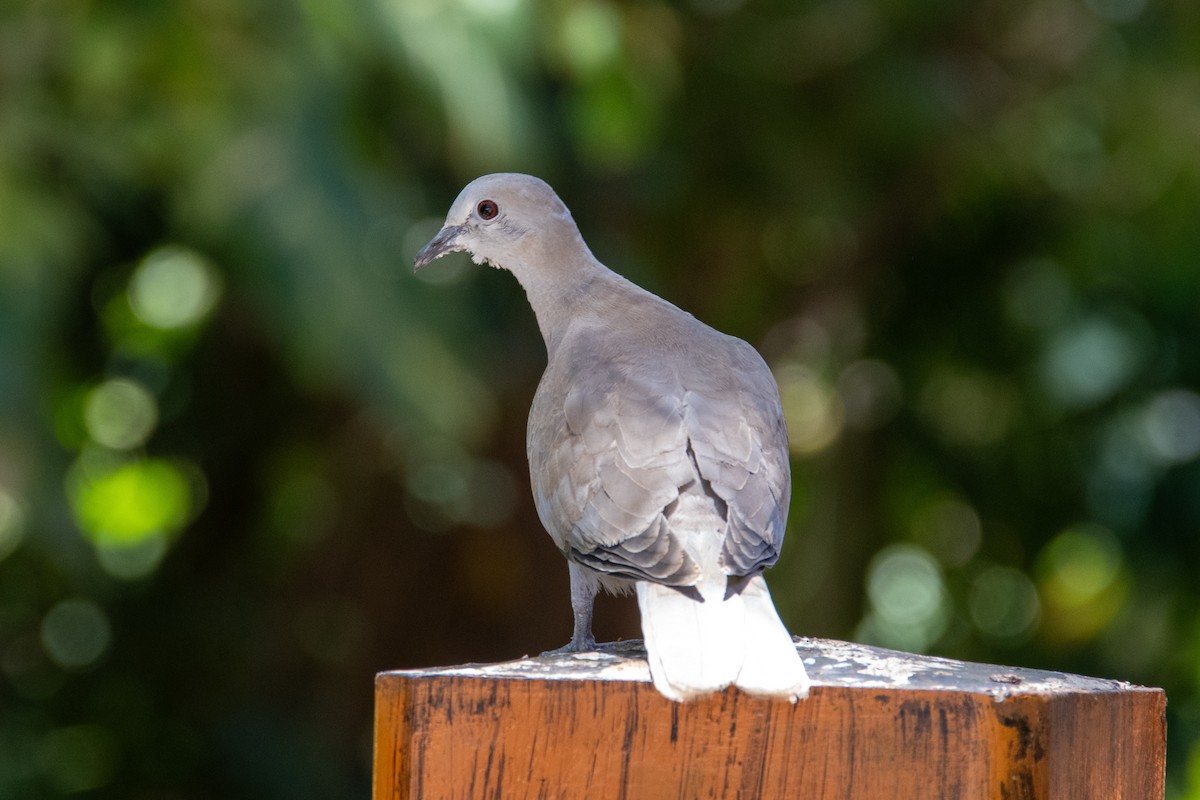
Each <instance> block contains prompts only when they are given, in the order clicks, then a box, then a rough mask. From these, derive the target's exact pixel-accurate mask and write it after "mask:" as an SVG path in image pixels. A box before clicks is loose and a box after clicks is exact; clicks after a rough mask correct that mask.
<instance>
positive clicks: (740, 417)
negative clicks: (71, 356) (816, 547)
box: [414, 173, 809, 702]
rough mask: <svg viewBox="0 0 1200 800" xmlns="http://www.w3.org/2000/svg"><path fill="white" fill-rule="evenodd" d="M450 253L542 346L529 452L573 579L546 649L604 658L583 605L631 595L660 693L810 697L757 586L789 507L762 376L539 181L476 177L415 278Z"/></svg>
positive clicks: (779, 415) (543, 513) (540, 507)
mask: <svg viewBox="0 0 1200 800" xmlns="http://www.w3.org/2000/svg"><path fill="white" fill-rule="evenodd" d="M459 251H465V252H467V253H469V254H470V255H471V258H472V260H473V261H474V262H475V263H476V264H490V265H491V266H494V267H498V268H501V269H505V270H508V271H509V272H511V273H512V274H513V275H514V276H515V277H516V279H517V281H518V282H519V283H520V284H521V286H522V287H523V288H524V290H525V294H526V296H527V298H528V300H529V304H530V305H531V306H532V308H533V312H534V315H535V316H536V318H537V324H538V328H539V329H540V331H541V334H542V338H543V339H544V341H545V345H546V354H547V365H546V370H545V373H544V374H543V375H542V378H541V381H540V383H539V384H538V387H537V391H536V393H535V394H534V398H533V402H532V405H531V407H530V411H529V421H528V430H527V438H526V444H527V454H528V457H529V475H530V482H531V484H532V489H533V496H534V502H535V504H536V506H537V513H538V517H539V518H540V520H541V522H542V524H543V525H544V526H545V528H546V530H547V532H548V533H549V534H550V536H551V538H552V539H553V540H554V543H555V545H557V546H558V549H559V550H560V551H561V552H562V553H563V555H564V556H566V559H567V564H568V573H569V577H570V591H571V607H572V611H573V614H574V631H573V634H572V636H571V640H570V642H569V643H568V644H567V645H566V646H565V647H563V648H561V649H560V650H558V651H554V652H560V653H570V652H581V651H588V650H593V649H597V648H602V647H603V645H597V643H596V640H595V638H594V637H593V634H592V609H593V604H594V602H595V598H596V595H597V594H598V593H599V592H600V591H601V590H604V591H606V592H609V593H613V594H624V593H629V592H631V591H632V592H634V593H636V595H637V603H638V609H639V612H640V614H641V627H642V634H643V638H644V641H645V647H646V653H647V660H648V662H649V668H650V676H651V679H652V680H653V682H654V686H655V688H656V689H657V690H658V691H659V692H661V693H662V694H663V695H665V696H666V697H668V698H670V699H672V700H676V701H685V700H690V699H693V698H697V697H700V696H703V695H706V694H709V693H712V692H716V691H720V690H722V689H725V688H726V687H728V686H730V685H735V686H737V687H739V688H740V689H741V690H743V691H746V692H750V693H754V694H760V695H772V696H779V697H785V698H788V699H790V700H792V701H793V702H794V701H795V700H797V699H800V698H803V697H806V696H807V694H808V688H809V681H808V676H807V674H806V673H805V670H804V664H803V662H802V661H801V659H800V656H799V654H798V653H797V651H796V647H795V643H794V642H793V640H792V637H791V634H789V633H788V631H787V629H786V628H785V627H784V625H783V623H782V621H781V620H780V618H779V614H778V613H777V612H776V609H775V606H774V604H773V602H772V600H771V595H770V593H769V591H768V590H767V585H766V582H765V581H764V579H763V575H762V573H763V570H764V569H766V568H767V567H770V566H771V565H773V564H774V563H775V561H776V560H777V559H778V558H779V552H780V547H781V545H782V544H783V536H784V529H785V527H786V522H787V509H788V502H789V498H790V494H791V471H790V465H789V461H788V441H787V429H786V426H785V423H784V417H783V410H782V407H781V404H780V399H779V389H778V386H777V384H776V382H775V379H774V376H773V375H772V373H771V370H770V369H769V368H768V366H767V364H766V362H765V361H763V359H762V357H761V356H760V355H759V354H758V352H757V351H756V350H755V349H754V348H753V347H751V346H750V345H749V344H747V343H746V342H743V341H742V340H740V339H737V338H735V337H732V336H728V335H726V334H723V333H720V332H718V331H717V330H715V329H713V328H711V327H709V326H708V325H705V324H704V323H702V322H700V321H699V320H698V319H696V318H695V317H694V316H692V315H691V314H689V313H687V312H685V311H682V310H681V309H679V308H677V307H676V306H674V305H672V304H671V303H669V302H667V301H666V300H663V299H661V298H659V297H657V296H656V295H654V294H652V293H650V292H648V291H646V290H645V289H642V288H641V287H639V286H637V285H635V284H634V283H632V282H631V281H629V280H627V279H626V278H624V277H622V276H620V275H619V274H617V273H616V272H613V271H612V270H610V269H609V268H608V267H606V266H604V265H603V264H602V263H600V261H598V260H597V259H596V257H595V256H594V255H592V252H591V250H590V249H589V248H588V246H587V244H586V243H585V242H584V240H583V237H582V236H581V234H580V232H579V229H578V227H577V226H576V224H575V222H574V220H573V218H572V216H571V213H570V211H568V209H567V207H566V205H564V203H563V202H562V200H560V199H559V197H558V195H557V194H556V193H555V192H554V190H553V189H552V188H551V187H550V186H549V185H548V184H547V183H545V182H544V181H542V180H540V179H539V178H535V177H532V176H529V175H522V174H517V173H498V174H493V175H485V176H483V177H481V178H478V179H476V180H474V181H472V182H471V183H470V184H468V185H467V186H466V187H465V188H464V189H463V190H462V192H461V193H460V194H459V195H458V197H457V199H455V201H454V203H453V204H452V205H451V207H450V211H449V213H448V214H447V216H446V221H445V224H444V225H443V227H442V228H441V230H440V231H438V233H437V234H436V235H435V236H434V237H433V239H432V240H431V241H430V242H429V243H428V244H427V245H426V246H425V247H424V248H423V249H422V250H421V251H420V252H419V253H418V254H417V256H416V259H415V261H414V269H420V268H422V267H424V266H426V265H427V264H429V263H430V262H431V261H433V260H434V259H436V258H438V257H439V256H442V255H445V254H447V253H452V252H459Z"/></svg>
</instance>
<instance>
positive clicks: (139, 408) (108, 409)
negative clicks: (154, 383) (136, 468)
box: [83, 378, 158, 450]
mask: <svg viewBox="0 0 1200 800" xmlns="http://www.w3.org/2000/svg"><path fill="white" fill-rule="evenodd" d="M83 418H84V425H85V426H86V428H87V432H88V436H90V437H91V439H92V441H94V442H96V443H97V444H101V445H104V446H105V447H111V448H112V449H114V450H128V449H130V448H133V447H138V446H139V445H141V444H143V443H144V442H145V441H146V439H147V438H148V437H149V436H150V434H151V433H152V432H153V431H154V426H155V425H157V424H158V404H157V403H156V402H155V400H154V395H152V394H151V393H150V392H149V391H148V390H147V389H146V388H145V387H144V386H142V385H141V384H140V383H137V382H136V381H131V380H128V379H126V378H113V379H112V380H107V381H105V382H104V383H101V384H100V385H99V386H97V387H96V388H94V389H92V390H91V391H90V392H88V395H87V399H86V400H84V404H83Z"/></svg>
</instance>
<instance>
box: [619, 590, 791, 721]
mask: <svg viewBox="0 0 1200 800" xmlns="http://www.w3.org/2000/svg"><path fill="white" fill-rule="evenodd" d="M724 584H725V581H724V579H723V576H722V579H721V580H719V581H706V582H703V583H702V584H700V585H699V586H697V587H696V588H697V589H698V591H699V592H700V594H701V596H703V598H704V602H699V601H698V600H697V599H695V598H694V597H692V596H689V595H686V594H684V593H682V592H680V591H678V590H676V589H672V588H670V587H667V586H660V585H658V584H654V583H647V582H645V581H638V584H637V597H638V607H639V608H640V609H641V612H642V635H643V636H644V637H645V640H646V654H647V658H648V659H649V661H650V675H651V677H652V678H653V679H654V686H655V688H657V689H658V690H659V691H660V692H662V693H663V694H664V695H666V696H667V697H669V698H671V699H672V700H679V701H683V700H690V699H692V698H693V697H697V696H699V695H702V694H708V693H710V692H716V691H720V690H721V689H724V688H725V687H726V686H729V685H730V684H736V685H737V686H738V687H739V688H741V689H743V690H744V691H747V692H751V693H754V694H766V695H778V696H785V697H788V698H790V699H793V700H795V699H799V698H802V697H807V696H808V675H807V674H806V673H805V671H804V663H803V662H802V661H801V660H800V656H799V654H798V653H797V652H796V647H795V645H794V644H793V642H792V637H791V635H790V634H789V633H788V632H787V629H786V628H784V627H783V623H782V622H781V621H780V619H779V614H778V613H776V611H775V606H774V604H773V603H772V602H771V595H770V593H769V592H768V591H767V584H766V581H764V580H763V578H762V576H761V575H756V576H755V577H753V578H751V579H749V580H748V581H747V582H746V585H745V586H744V588H743V589H742V591H741V592H739V593H736V594H732V595H730V596H729V597H728V598H726V597H725V585H724Z"/></svg>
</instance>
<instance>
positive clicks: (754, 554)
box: [686, 337, 791, 575]
mask: <svg viewBox="0 0 1200 800" xmlns="http://www.w3.org/2000/svg"><path fill="white" fill-rule="evenodd" d="M724 338H725V339H726V340H727V341H728V342H729V344H730V346H729V348H728V349H727V350H726V354H727V359H720V360H719V363H718V364H717V365H711V366H710V368H709V370H708V371H707V372H701V373H698V374H695V375H691V374H689V375H687V376H686V380H687V385H688V386H689V391H688V392H687V395H686V405H687V420H688V424H687V435H688V438H689V441H690V442H691V446H692V449H693V450H694V451H695V453H696V461H697V464H698V465H699V468H700V474H701V476H702V477H703V478H704V480H705V481H706V482H707V484H708V486H709V487H710V488H711V490H712V492H713V493H714V494H715V495H716V496H717V497H719V498H721V499H722V500H723V501H725V504H726V507H727V513H726V522H727V527H726V532H725V541H724V543H723V545H722V551H721V560H722V566H723V567H724V570H725V572H726V574H729V575H749V574H751V573H754V572H757V571H759V570H762V569H763V568H765V567H769V566H771V565H772V564H774V563H775V561H776V559H778V558H779V551H780V548H781V546H782V545H783V534H784V529H785V527H786V524H787V510H788V500H789V498H790V496H791V469H790V466H789V463H788V446H787V428H786V425H785V423H784V419H783V409H782V407H781V405H780V402H779V390H778V388H777V386H776V384H775V378H774V377H773V376H772V375H771V371H770V369H769V368H768V367H767V365H766V363H765V362H764V361H763V360H762V357H761V356H759V355H758V353H757V352H756V351H755V350H754V349H753V348H752V347H750V346H749V345H748V344H746V343H745V342H742V341H740V340H737V339H732V338H731V337H724Z"/></svg>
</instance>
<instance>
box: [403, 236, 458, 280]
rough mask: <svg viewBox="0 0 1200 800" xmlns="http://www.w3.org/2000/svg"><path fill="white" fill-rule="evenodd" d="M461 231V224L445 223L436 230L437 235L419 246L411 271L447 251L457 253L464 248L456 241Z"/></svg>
mask: <svg viewBox="0 0 1200 800" xmlns="http://www.w3.org/2000/svg"><path fill="white" fill-rule="evenodd" d="M462 232H463V226H462V225H447V226H446V227H444V228H442V229H441V230H440V231H438V233H437V236H434V237H433V238H432V239H430V240H429V244H427V245H425V246H424V247H423V248H421V252H419V253H417V257H416V259H415V260H414V261H413V272H416V271H417V270H419V269H420V268H421V267H423V266H425V265H426V264H428V263H429V262H430V261H433V260H434V259H435V258H440V257H442V256H444V255H446V254H447V253H458V252H461V251H462V250H463V249H464V248H463V246H462V245H461V244H459V243H458V235H459V234H460V233H462Z"/></svg>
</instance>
